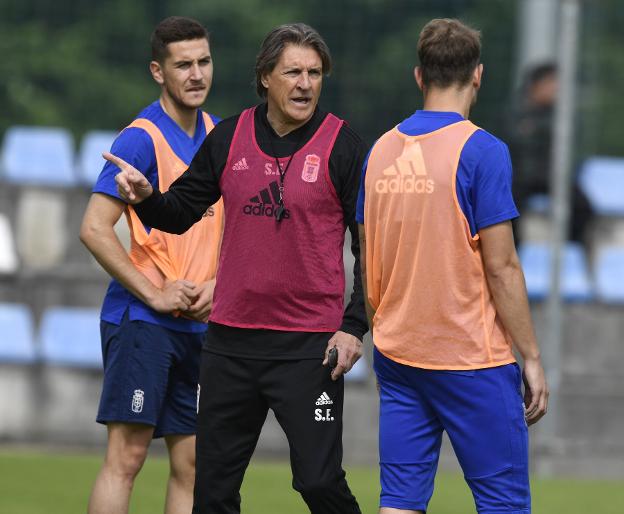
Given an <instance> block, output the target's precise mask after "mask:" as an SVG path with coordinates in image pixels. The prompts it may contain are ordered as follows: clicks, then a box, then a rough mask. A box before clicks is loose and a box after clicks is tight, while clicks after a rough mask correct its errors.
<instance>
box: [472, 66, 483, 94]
mask: <svg viewBox="0 0 624 514" xmlns="http://www.w3.org/2000/svg"><path fill="white" fill-rule="evenodd" d="M482 77H483V64H481V63H479V65H477V67H476V68H475V70H474V74H473V75H472V85H473V86H474V87H475V89H479V88H480V87H481V78H482Z"/></svg>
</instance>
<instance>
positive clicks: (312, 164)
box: [301, 154, 321, 182]
mask: <svg viewBox="0 0 624 514" xmlns="http://www.w3.org/2000/svg"><path fill="white" fill-rule="evenodd" d="M320 169H321V158H320V157H319V156H318V155H315V154H308V155H306V158H305V162H304V163H303V171H302V172H301V178H302V179H303V180H304V181H305V182H316V179H318V174H319V170H320Z"/></svg>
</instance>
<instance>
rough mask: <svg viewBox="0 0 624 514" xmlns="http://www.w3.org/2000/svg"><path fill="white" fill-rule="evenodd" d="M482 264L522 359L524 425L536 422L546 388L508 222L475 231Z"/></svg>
mask: <svg viewBox="0 0 624 514" xmlns="http://www.w3.org/2000/svg"><path fill="white" fill-rule="evenodd" d="M479 237H480V239H481V247H482V251H483V263H484V265H485V273H486V276H487V281H488V285H489V287H490V291H491V292H492V297H493V298H494V303H495V305H496V312H497V314H498V315H499V316H500V318H501V321H502V322H503V325H504V326H505V328H506V329H507V331H508V332H509V335H510V336H511V339H512V341H513V343H514V345H515V347H516V348H517V349H518V351H519V352H520V355H521V356H522V359H523V360H524V381H525V405H526V418H527V423H528V424H532V423H535V422H536V421H538V420H539V419H540V418H541V417H542V416H543V415H544V414H545V413H546V408H547V405H548V386H547V384H546V378H545V374H544V369H543V367H542V361H541V357H540V351H539V347H538V345H537V339H536V337H535V331H534V329H533V323H532V321H531V312H530V310H529V301H528V297H527V292H526V284H525V281H524V274H523V272H522V268H521V266H520V260H519V259H518V254H517V253H516V249H515V246H514V242H513V233H512V228H511V222H510V221H506V222H504V223H498V224H496V225H492V226H489V227H487V228H484V229H482V230H480V231H479Z"/></svg>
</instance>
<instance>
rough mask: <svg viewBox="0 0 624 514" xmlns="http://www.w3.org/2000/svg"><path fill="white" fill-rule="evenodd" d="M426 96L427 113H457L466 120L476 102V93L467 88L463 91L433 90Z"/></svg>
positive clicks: (449, 89) (424, 107)
mask: <svg viewBox="0 0 624 514" xmlns="http://www.w3.org/2000/svg"><path fill="white" fill-rule="evenodd" d="M424 96H425V103H424V105H423V109H424V110H425V111H439V112H457V113H459V114H461V115H462V116H463V117H464V118H466V119H468V116H470V108H471V107H472V105H473V102H474V100H473V99H474V93H473V91H472V90H470V89H467V88H464V89H461V90H458V89H456V88H448V89H436V88H431V89H429V90H428V91H427V92H426V93H425V95H424Z"/></svg>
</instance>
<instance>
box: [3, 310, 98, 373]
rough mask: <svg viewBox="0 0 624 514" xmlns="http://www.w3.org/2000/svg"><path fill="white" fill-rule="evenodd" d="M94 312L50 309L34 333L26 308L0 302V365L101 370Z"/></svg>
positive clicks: (95, 313)
mask: <svg viewBox="0 0 624 514" xmlns="http://www.w3.org/2000/svg"><path fill="white" fill-rule="evenodd" d="M99 318H100V313H99V310H98V309H88V308H78V307H51V308H49V309H47V310H46V311H45V312H44V314H43V317H42V319H41V324H40V327H39V330H38V331H37V333H36V334H35V329H34V326H35V325H34V322H33V317H32V313H31V311H30V308H29V307H28V306H27V305H23V304H14V303H0V333H1V334H2V337H0V362H5V363H16V364H20V363H21V364H31V363H35V362H44V363H48V364H53V365H59V366H75V367H84V368H93V369H101V368H102V353H101V349H100V328H99V327H100V320H99Z"/></svg>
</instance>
